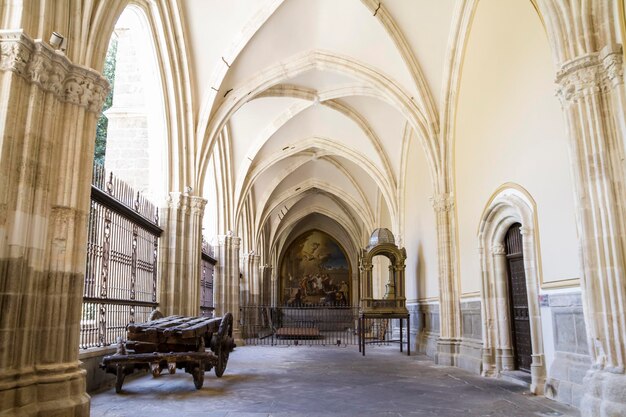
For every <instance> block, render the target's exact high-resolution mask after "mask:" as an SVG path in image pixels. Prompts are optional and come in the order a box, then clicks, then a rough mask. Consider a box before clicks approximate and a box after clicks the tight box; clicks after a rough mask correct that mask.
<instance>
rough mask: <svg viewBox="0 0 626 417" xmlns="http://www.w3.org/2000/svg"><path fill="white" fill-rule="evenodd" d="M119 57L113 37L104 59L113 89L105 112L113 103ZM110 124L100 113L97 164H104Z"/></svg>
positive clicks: (105, 103)
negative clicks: (117, 58)
mask: <svg viewBox="0 0 626 417" xmlns="http://www.w3.org/2000/svg"><path fill="white" fill-rule="evenodd" d="M116 57H117V39H115V38H112V39H111V42H109V49H108V51H107V55H106V58H105V61H104V70H103V72H102V73H103V75H104V77H105V78H106V79H107V81H108V82H109V84H110V85H111V91H110V92H109V95H108V96H107V98H106V100H105V101H104V105H103V106H102V112H103V113H104V112H105V111H106V110H108V109H109V108H110V107H111V105H112V104H113V88H114V86H115V62H116ZM108 125H109V120H108V119H107V118H106V116H104V114H102V115H100V119H98V124H97V125H96V148H95V151H94V163H96V164H104V157H105V154H106V143H107V128H108Z"/></svg>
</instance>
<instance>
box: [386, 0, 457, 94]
mask: <svg viewBox="0 0 626 417" xmlns="http://www.w3.org/2000/svg"><path fill="white" fill-rule="evenodd" d="M456 3H457V0H436V1H433V0H393V1H386V2H384V5H385V7H386V8H387V10H388V11H389V14H390V15H391V17H393V19H394V20H395V22H396V24H397V25H398V27H399V28H400V30H401V31H402V33H403V34H404V37H405V38H406V41H407V43H408V44H409V47H410V48H411V50H412V51H413V53H414V54H415V56H416V58H417V60H418V62H419V64H420V67H421V69H422V72H423V73H424V77H425V78H426V82H427V83H428V86H429V88H430V90H431V93H432V95H433V98H434V100H435V103H437V104H439V103H440V101H441V99H440V98H441V84H442V78H443V64H444V60H445V54H446V50H447V42H448V34H449V33H450V24H451V22H452V13H453V11H454V6H455V5H456Z"/></svg>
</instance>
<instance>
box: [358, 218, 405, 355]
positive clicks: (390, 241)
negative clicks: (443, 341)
mask: <svg viewBox="0 0 626 417" xmlns="http://www.w3.org/2000/svg"><path fill="white" fill-rule="evenodd" d="M378 255H382V256H385V257H387V259H389V262H390V265H389V277H388V280H387V284H386V285H385V294H384V296H383V298H380V299H377V298H374V278H373V258H374V257H375V256H378ZM405 260H406V250H405V249H404V248H399V247H398V246H397V245H396V242H395V238H394V236H393V233H391V231H390V230H389V229H385V228H379V229H376V230H374V232H373V233H372V235H371V236H370V240H369V244H368V246H367V247H366V248H365V249H362V250H361V254H360V256H359V274H360V285H361V288H360V290H361V297H360V301H359V303H360V304H359V351H360V352H362V353H363V355H365V343H366V338H367V337H366V335H367V331H368V323H370V322H371V321H372V320H373V319H380V320H387V322H388V320H391V319H398V320H399V323H400V339H399V340H388V341H387V342H391V341H395V342H399V343H400V352H402V348H403V343H404V340H403V321H404V320H406V335H407V341H406V343H407V354H408V355H410V354H411V350H410V318H409V311H408V310H407V308H406V297H405V292H404V291H405V288H404V269H405V265H404V262H405Z"/></svg>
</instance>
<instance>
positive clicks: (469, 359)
mask: <svg viewBox="0 0 626 417" xmlns="http://www.w3.org/2000/svg"><path fill="white" fill-rule="evenodd" d="M482 333H483V332H482V318H481V314H480V301H467V302H462V303H461V345H460V347H459V356H458V358H457V365H458V366H459V367H460V368H463V369H466V370H468V371H470V372H474V373H477V374H480V373H481V372H482V348H483V334H482Z"/></svg>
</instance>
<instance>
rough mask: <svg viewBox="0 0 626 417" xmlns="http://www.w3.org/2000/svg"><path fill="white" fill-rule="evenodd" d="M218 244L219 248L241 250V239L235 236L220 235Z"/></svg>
mask: <svg viewBox="0 0 626 417" xmlns="http://www.w3.org/2000/svg"><path fill="white" fill-rule="evenodd" d="M217 244H218V245H219V246H222V247H224V246H230V247H232V248H234V249H239V245H240V244H241V238H240V237H237V236H233V235H229V234H226V235H218V236H217Z"/></svg>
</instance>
